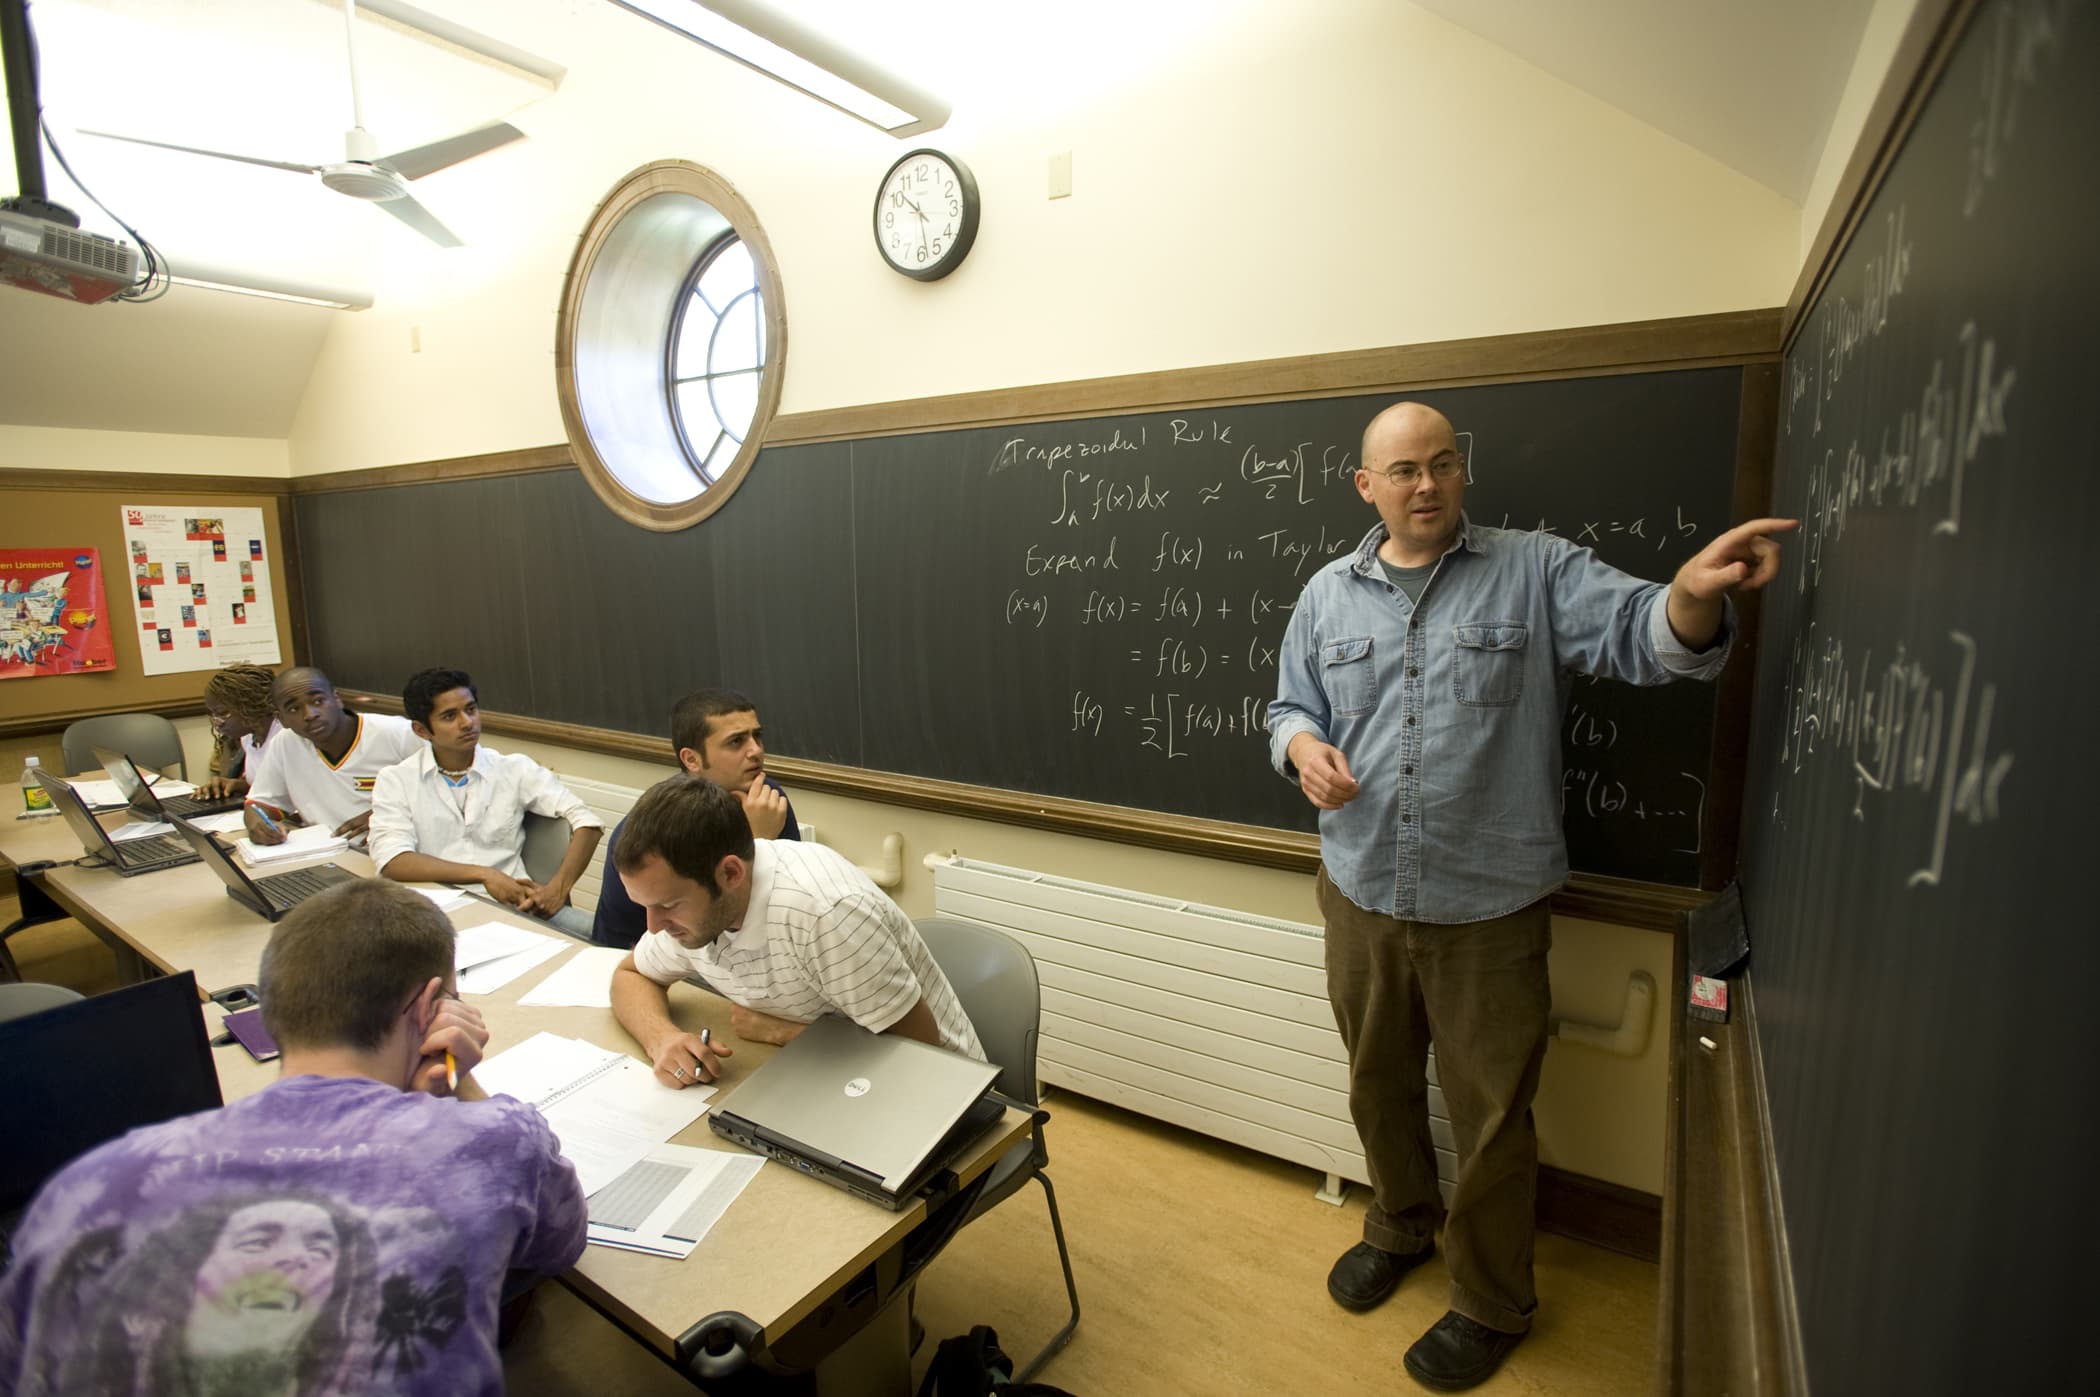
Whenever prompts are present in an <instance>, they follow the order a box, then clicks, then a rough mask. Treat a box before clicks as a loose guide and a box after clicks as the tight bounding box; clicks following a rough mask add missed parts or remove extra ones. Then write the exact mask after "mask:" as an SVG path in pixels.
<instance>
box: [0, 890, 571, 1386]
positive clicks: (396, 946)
mask: <svg viewBox="0 0 2100 1397" xmlns="http://www.w3.org/2000/svg"><path fill="white" fill-rule="evenodd" d="M452 956H453V934H452V926H451V924H450V923H449V922H447V921H446V920H445V916H444V914H443V913H441V912H439V911H438V910H437V909H436V908H435V907H433V906H432V905H431V904H430V902H429V901H428V900H427V899H425V898H422V897H419V896H417V895H416V894H415V893H413V892H411V891H409V890H408V889H407V888H403V887H399V886H397V885H395V884H392V883H388V882H385V881H384V880H381V879H376V878H368V879H363V880H360V881H358V882H355V883H347V884H344V885H343V886H341V887H337V888H332V889H330V890H329V891H327V892H326V893H323V894H321V895H320V896H318V897H314V898H310V899H308V900H307V901H306V902H304V903H302V904H300V905H299V907H298V908H296V909H295V910H294V911H292V912H291V913H290V914H289V915H288V916H286V917H285V919H284V920H283V921H282V922H280V923H278V925H277V927H276V929H275V931H273V932H272V933H271V936H270V940H269V944H268V946H267V947H266V948H265V949H264V951H263V960H262V975H261V990H262V1006H263V1022H264V1023H265V1024H266V1025H267V1026H268V1027H269V1030H270V1032H271V1033H272V1034H273V1035H274V1036H275V1037H276V1039H277V1042H278V1044H279V1045H280V1046H281V1047H282V1048H283V1050H284V1056H283V1059H282V1064H283V1075H282V1076H281V1077H280V1078H279V1080H278V1081H276V1082H274V1083H272V1084H271V1085H270V1086H268V1087H265V1088H264V1089H263V1090H261V1091H259V1092H257V1093H256V1094H255V1095H253V1096H250V1097H247V1098H246V1099H244V1100H240V1101H236V1102H234V1103H233V1104H232V1105H230V1106H226V1107H222V1108H220V1109H218V1110H215V1111H204V1112H201V1113H199V1114H197V1115H193V1116H184V1117H181V1118H178V1119H176V1120H172V1121H166V1122H163V1123H161V1124H159V1125H152V1126H147V1127H145V1128H143V1129H140V1130H134V1131H132V1132H131V1133H130V1134H128V1135H125V1136H123V1137H121V1138H119V1139H117V1140H114V1141H111V1142H110V1143H109V1144H106V1145H103V1146H100V1147H99V1148H97V1149H94V1150H92V1151H90V1152H89V1153H87V1154H85V1155H83V1156H81V1157H80V1158H79V1159H77V1160H75V1161H74V1162H73V1163H72V1164H70V1165H68V1166H67V1167H66V1168H65V1169H64V1170H62V1171H60V1172H59V1173H58V1174H57V1175H55V1176H54V1177H53V1178H52V1179H51V1180H50V1181H49V1182H48V1183H46V1184H45V1186H44V1188H43V1189H42V1191H41V1192H40V1193H39V1194H38V1195H37V1197H36V1200H35V1201H34V1202H33V1203H31V1205H30V1207H29V1209H28V1211H27V1212H26V1213H24V1214H23V1217H22V1220H21V1223H20V1224H19V1225H18V1226H17V1228H16V1230H15V1235H14V1253H15V1259H14V1264H13V1266H12V1267H11V1268H9V1270H8V1271H7V1272H6V1274H5V1275H4V1276H0V1391H4V1392H22V1393H146V1392H151V1393H192V1394H203V1393H222V1392H225V1393H232V1392H243V1393H248V1392H253V1393H262V1392H269V1393H293V1392H297V1393H345V1394H347V1393H413V1394H431V1397H437V1395H438V1394H446V1395H447V1397H450V1394H455V1393H464V1392H500V1391H501V1390H502V1387H503V1373H502V1366H501V1363H500V1362H499V1360H498V1358H497V1354H496V1323H497V1309H498V1306H499V1305H500V1304H501V1302H502V1300H503V1299H504V1298H505V1293H506V1286H509V1287H510V1288H511V1289H512V1290H513V1291H515V1290H516V1289H517V1288H519V1286H520V1285H522V1284H524V1283H529V1281H531V1280H536V1279H537V1278H538V1277H541V1276H546V1275H550V1274H553V1273H556V1272H559V1271H563V1270H566V1269H568V1267H570V1266H571V1265H573V1264H574V1263H575V1261H576V1259H577V1258H578V1257H579V1256H581V1255H582V1253H583V1246H584V1223H585V1220H586V1208H587V1205H586V1204H585V1202H584V1197H583V1190H582V1188H581V1187H580V1186H579V1185H578V1183H577V1180H576V1171H575V1169H574V1167H572V1166H571V1165H570V1164H569V1162H568V1161H567V1160H565V1159H563V1158H562V1156H561V1151H560V1146H559V1144H558V1142H557V1141H556V1140H555V1138H554V1134H553V1132H552V1131H550V1130H549V1129H548V1128H547V1123H546V1122H545V1121H544V1120H542V1119H541V1118H540V1115H539V1113H538V1112H536V1111H534V1110H533V1109H532V1108H531V1107H530V1106H526V1105H523V1104H521V1103H519V1102H517V1101H513V1100H511V1099H510V1098H509V1097H499V1098H495V1099H489V1098H486V1097H484V1096H483V1095H482V1094H481V1092H480V1090H479V1088H478V1087H477V1086H476V1085H475V1083H474V1080H473V1077H472V1076H471V1075H470V1074H471V1071H472V1069H473V1067H474V1065H475V1064H476V1063H478V1062H479V1061H480V1060H481V1054H482V1048H483V1046H484V1045H485V1044H486V1042H487V1040H488V1034H487V1031H486V1030H485V1029H484V1028H483V1026H482V1023H481V1016H480V1015H479V1014H478V1013H476V1012H475V1011H474V1010H473V1009H470V1008H468V1007H467V1006H465V1005H464V1004H462V1003H460V1001H459V1000H457V999H455V998H453V997H451V994H450V992H449V991H450V987H451V984H452ZM447 1053H450V1054H451V1057H452V1059H453V1061H454V1062H455V1063H456V1064H457V1066H458V1071H459V1074H460V1075H459V1078H458V1081H459V1086H458V1090H457V1091H456V1092H455V1091H453V1090H452V1089H451V1087H450V1085H449V1077H448V1066H449V1065H448V1063H447V1062H446V1054H447ZM140 1067H141V1070H145V1071H150V1070H152V1064H151V1063H150V1062H149V1063H142V1064H140ZM13 1070H31V1069H29V1068H28V1067H26V1066H25V1065H22V1064H17V1065H16V1067H15V1068H14V1069H13ZM112 1089H113V1090H121V1084H113V1087H112Z"/></svg>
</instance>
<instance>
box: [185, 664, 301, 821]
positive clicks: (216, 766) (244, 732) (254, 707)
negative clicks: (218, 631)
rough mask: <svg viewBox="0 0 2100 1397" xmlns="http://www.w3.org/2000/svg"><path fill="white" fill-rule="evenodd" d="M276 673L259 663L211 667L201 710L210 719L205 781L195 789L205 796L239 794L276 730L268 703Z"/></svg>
mask: <svg viewBox="0 0 2100 1397" xmlns="http://www.w3.org/2000/svg"><path fill="white" fill-rule="evenodd" d="M276 682H277V676H276V675H274V674H272V673H271V672H270V671H269V670H267V669H265V668H263V667H262V666H261V665H251V664H242V663H241V662H239V661H235V662H234V663H232V664H230V665H228V666H226V667H225V668H224V669H220V670H214V671H213V672H212V676H211V678H209V679H207V680H205V681H204V711H205V713H206V714H208V715H209V716H210V718H211V735H212V753H211V770H212V774H211V779H210V780H208V781H205V782H204V783H203V784H201V785H200V786H198V787H197V793H198V794H199V795H200V796H202V797H203V798H204V799H206V800H221V799H225V798H226V797H229V796H237V795H243V794H245V793H246V792H247V790H248V781H249V773H251V772H252V771H254V770H255V764H256V762H257V761H258V760H260V757H259V755H258V754H259V753H260V752H261V750H262V748H263V746H264V745H265V744H266V743H268V742H269V740H270V738H271V737H272V736H274V735H275V734H276V732H277V730H278V729H279V728H281V727H283V726H284V725H283V724H282V723H280V722H278V721H277V706H276V705H275V704H273V703H272V702H270V689H271V686H272V685H274V684H275V683H276Z"/></svg>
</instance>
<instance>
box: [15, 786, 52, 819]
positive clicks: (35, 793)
mask: <svg viewBox="0 0 2100 1397" xmlns="http://www.w3.org/2000/svg"><path fill="white" fill-rule="evenodd" d="M22 808H23V810H24V811H26V812H27V813H29V814H32V815H40V814H42V813H43V812H44V811H46V810H49V809H50V808H51V792H49V791H47V790H45V789H44V788H43V787H42V786H24V787H23V788H22Z"/></svg>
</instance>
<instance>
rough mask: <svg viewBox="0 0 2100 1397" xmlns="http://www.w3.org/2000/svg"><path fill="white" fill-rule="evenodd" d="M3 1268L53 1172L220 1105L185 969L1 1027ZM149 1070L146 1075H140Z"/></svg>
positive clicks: (192, 980)
mask: <svg viewBox="0 0 2100 1397" xmlns="http://www.w3.org/2000/svg"><path fill="white" fill-rule="evenodd" d="M0 1062H4V1063H6V1064H8V1068H7V1070H6V1071H5V1072H0V1120H4V1121H8V1122H11V1123H13V1125H14V1127H15V1128H12V1129H10V1130H9V1131H8V1142H7V1148H6V1149H4V1150H0V1266H4V1265H5V1262H6V1254H5V1250H4V1248H5V1243H6V1239H7V1238H8V1237H11V1236H12V1235H13V1233H14V1227H15V1223H16V1222H17V1221H18V1220H19V1219H20V1217H21V1215H22V1212H23V1210H24V1209H25V1208H27V1207H28V1206H29V1202H30V1200H31V1199H32V1198H34V1197H35V1196H36V1191H37V1190H38V1189H39V1188H42V1187H43V1185H44V1181H45V1180H47V1179H49V1178H50V1177H51V1176H52V1175H53V1174H55V1173H57V1172H58V1171H59V1170H60V1169H63V1168H64V1167H65V1166H66V1165H68V1164H70V1163H72V1162H73V1161H74V1160H75V1159H77V1158H79V1157H80V1156H81V1155H83V1154H86V1153H87V1152H88V1151H89V1150H91V1149H93V1148H94V1147H95V1146H97V1145H99V1144H102V1143H103V1142H104V1141H106V1140H114V1139H116V1138H117V1137H118V1136H119V1135H122V1134H123V1133H124V1132H125V1131H127V1130H132V1129H135V1128H137V1127H139V1126H142V1125H152V1124H154V1123H155V1122H158V1121H164V1120H173V1119H174V1118H175V1117H177V1116H186V1115H189V1114H191V1113H192V1112H195V1111H208V1110H210V1109H212V1108H213V1107H215V1106H217V1105H219V1104H220V1099H219V1073H218V1068H217V1067H216V1066H215V1065H214V1063H213V1062H212V1056H211V1046H210V1043H209V1040H208V1037H207V1035H206V1032H205V1026H204V1013H203V1005H202V1004H201V1003H200V1002H199V1001H198V998H197V977H196V976H195V975H193V974H191V973H190V972H189V971H186V970H185V971H184V972H183V973H182V974H180V975H167V976H162V977H161V978H159V979H154V980H148V981H146V982H145V983H144V984H142V985H132V986H129V987H128V988H125V989H120V990H111V991H110V992H109V993H107V994H98V995H96V996H94V997H93V998H92V999H83V1000H81V1001H80V1002H79V1003H77V1004H61V1005H59V1006H58V1007H57V1008H55V1009H44V1010H40V1011H39V1012H37V1013H34V1014H25V1015H23V1016H22V1017H21V1018H18V1019H10V1020H8V1021H6V1022H5V1023H0ZM141 1064H146V1065H147V1068H148V1070H145V1071H141V1070H140V1065H141Z"/></svg>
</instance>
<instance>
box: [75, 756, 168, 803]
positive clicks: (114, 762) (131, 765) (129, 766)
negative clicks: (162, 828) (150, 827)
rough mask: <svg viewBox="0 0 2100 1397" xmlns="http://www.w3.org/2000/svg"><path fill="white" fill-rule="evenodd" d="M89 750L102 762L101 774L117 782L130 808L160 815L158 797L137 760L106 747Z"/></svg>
mask: <svg viewBox="0 0 2100 1397" xmlns="http://www.w3.org/2000/svg"><path fill="white" fill-rule="evenodd" d="M90 750H92V751H93V752H94V754H95V759H96V760H97V761H99V762H101V763H102V771H103V774H104V775H106V776H108V777H109V779H110V780H112V781H114V782H116V783H117V789H118V790H120V791H122V792H123V793H124V799H125V800H127V801H129V802H130V803H131V808H132V809H134V810H136V811H138V812H139V813H140V814H142V815H151V816H153V817H154V818H155V819H159V818H160V817H161V813H162V806H161V803H160V797H159V796H158V795H156V794H154V791H153V787H152V785H151V783H149V782H148V781H147V780H146V777H145V774H144V773H143V772H141V771H140V770H139V768H138V763H137V762H134V761H133V760H132V759H131V758H130V757H127V756H125V755H124V754H123V753H122V752H112V751H110V750H109V749H108V748H107V747H95V748H92V749H90Z"/></svg>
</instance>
